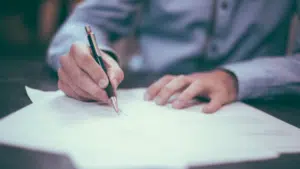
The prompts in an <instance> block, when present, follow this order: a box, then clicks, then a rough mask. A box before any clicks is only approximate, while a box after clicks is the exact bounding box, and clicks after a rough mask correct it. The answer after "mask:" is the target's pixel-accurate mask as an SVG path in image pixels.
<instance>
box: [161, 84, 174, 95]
mask: <svg viewBox="0 0 300 169" xmlns="http://www.w3.org/2000/svg"><path fill="white" fill-rule="evenodd" d="M162 91H163V94H167V95H169V94H171V93H172V92H173V91H174V89H173V88H171V87H170V86H168V85H166V86H165V87H164V88H163V90H162Z"/></svg>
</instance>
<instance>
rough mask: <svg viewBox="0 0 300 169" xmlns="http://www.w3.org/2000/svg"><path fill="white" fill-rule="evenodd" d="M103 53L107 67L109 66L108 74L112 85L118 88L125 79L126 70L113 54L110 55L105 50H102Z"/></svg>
mask: <svg viewBox="0 0 300 169" xmlns="http://www.w3.org/2000/svg"><path fill="white" fill-rule="evenodd" d="M101 55H102V58H103V61H104V63H105V67H106V68H107V75H108V78H109V80H110V82H111V85H112V86H113V88H114V89H115V90H116V89H117V87H118V86H119V84H120V83H121V82H122V81H123V79H124V72H123V70H122V69H121V68H120V66H119V64H118V63H117V61H115V60H114V59H113V58H112V57H111V56H109V55H108V54H106V53H105V52H103V51H101Z"/></svg>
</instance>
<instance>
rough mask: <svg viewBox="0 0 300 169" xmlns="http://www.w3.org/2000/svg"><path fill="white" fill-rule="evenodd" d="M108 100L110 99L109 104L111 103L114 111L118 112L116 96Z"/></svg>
mask: <svg viewBox="0 0 300 169" xmlns="http://www.w3.org/2000/svg"><path fill="white" fill-rule="evenodd" d="M110 100H111V104H112V106H113V108H114V110H115V111H116V113H118V114H119V112H120V109H119V106H118V102H117V98H116V97H111V98H110Z"/></svg>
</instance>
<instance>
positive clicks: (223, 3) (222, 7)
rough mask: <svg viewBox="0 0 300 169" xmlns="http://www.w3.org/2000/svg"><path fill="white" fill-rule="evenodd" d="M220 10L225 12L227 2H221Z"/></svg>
mask: <svg viewBox="0 0 300 169" xmlns="http://www.w3.org/2000/svg"><path fill="white" fill-rule="evenodd" d="M221 9H223V10H227V9H228V2H227V1H222V2H221Z"/></svg>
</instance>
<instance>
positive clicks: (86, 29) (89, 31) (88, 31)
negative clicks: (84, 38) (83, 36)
mask: <svg viewBox="0 0 300 169" xmlns="http://www.w3.org/2000/svg"><path fill="white" fill-rule="evenodd" d="M85 31H86V33H88V34H89V33H91V32H92V29H91V27H90V26H88V25H87V26H85Z"/></svg>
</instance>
